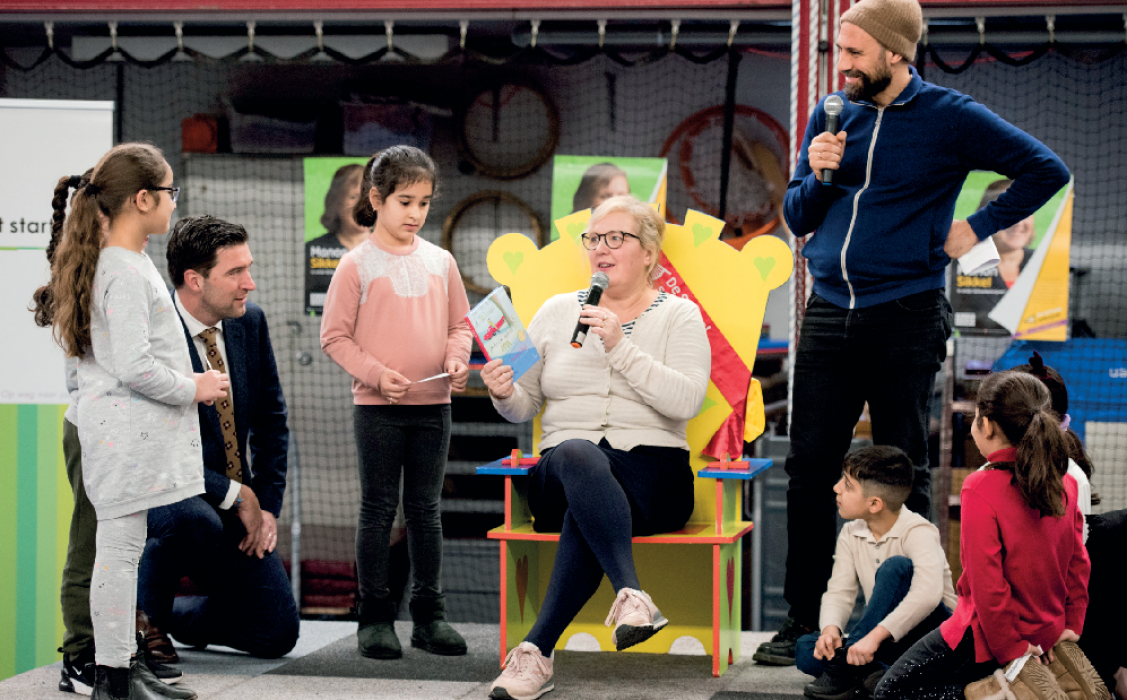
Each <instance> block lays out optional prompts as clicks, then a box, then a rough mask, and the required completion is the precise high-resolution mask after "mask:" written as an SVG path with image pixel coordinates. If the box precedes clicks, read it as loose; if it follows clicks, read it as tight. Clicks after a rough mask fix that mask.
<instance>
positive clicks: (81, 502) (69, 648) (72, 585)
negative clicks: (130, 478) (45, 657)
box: [60, 419, 98, 658]
mask: <svg viewBox="0 0 1127 700" xmlns="http://www.w3.org/2000/svg"><path fill="white" fill-rule="evenodd" d="M63 457H64V459H65V460H66V465H67V478H68V479H70V488H71V490H72V491H73V492H74V514H73V515H71V518H70V544H68V545H67V561H66V564H65V565H63V584H62V590H61V592H60V599H61V602H62V607H63V625H64V626H66V634H65V635H64V637H63V653H64V654H66V655H67V656H69V657H71V658H74V657H75V656H77V655H78V654H79V653H81V652H83V651H85V650H88V649H93V647H94V625H93V623H92V622H91V621H90V576H91V575H92V574H93V571H94V552H95V550H96V546H95V537H96V536H97V533H98V517H97V515H96V514H95V513H94V505H93V504H92V503H90V499H89V498H87V497H86V487H85V486H84V485H83V483H82V444H81V443H80V442H79V441H78V428H76V427H75V426H74V424H73V423H71V422H70V421H69V420H65V419H64V420H63Z"/></svg>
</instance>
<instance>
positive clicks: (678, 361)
mask: <svg viewBox="0 0 1127 700" xmlns="http://www.w3.org/2000/svg"><path fill="white" fill-rule="evenodd" d="M664 235H665V222H664V221H662V219H661V217H660V216H659V215H658V214H657V213H656V212H655V211H654V210H653V209H652V208H651V207H650V206H648V205H646V204H643V203H642V202H639V201H638V200H637V199H635V198H634V197H631V196H618V197H613V198H611V199H608V200H607V201H606V202H604V203H603V204H601V205H600V206H599V207H598V208H597V209H595V211H594V213H593V214H592V216H591V220H590V222H589V223H588V226H587V232H586V233H584V234H583V235H582V242H583V245H584V246H585V247H586V248H587V250H588V251H589V253H588V256H589V258H590V263H591V271H592V272H593V273H594V272H602V273H605V274H606V275H607V277H608V278H609V279H610V284H609V286H608V287H607V289H606V291H605V292H604V293H603V295H602V299H601V300H600V302H599V305H598V306H589V305H587V304H586V303H585V302H586V297H587V291H586V290H583V291H580V292H578V293H577V292H570V293H568V294H560V295H558V296H555V297H552V298H551V299H549V300H548V301H547V302H545V303H544V305H543V306H542V307H541V308H540V311H539V312H537V314H536V316H535V317H534V318H533V319H532V323H531V324H529V328H528V332H529V335H530V336H531V338H532V340H533V342H535V343H536V349H537V350H538V351H539V352H540V357H541V358H542V359H541V361H540V362H538V363H537V364H536V365H535V366H534V367H533V368H532V369H530V370H529V371H528V372H526V373H525V374H524V375H523V376H522V377H521V378H520V380H519V381H517V382H516V384H515V385H514V384H513V380H512V377H513V375H512V371H511V369H510V368H509V367H508V366H505V365H502V364H501V360H500V359H496V360H493V361H492V362H489V363H488V364H486V365H485V368H484V369H483V370H482V373H481V376H482V379H483V380H484V381H485V385H486V387H488V388H489V394H490V396H492V398H493V405H494V406H495V407H496V408H497V411H498V412H499V413H500V414H501V415H502V416H504V417H505V418H507V419H508V420H510V421H512V422H514V423H517V422H523V421H527V420H530V419H531V418H532V417H533V416H535V415H536V414H537V412H539V410H540V408H541V406H543V407H544V416H543V418H542V425H543V430H544V434H543V436H542V437H541V439H540V454H541V457H540V461H539V462H537V464H536V466H535V467H533V468H532V470H531V472H530V473H529V476H530V483H529V490H528V503H529V507H530V508H531V510H532V514H533V516H534V518H535V521H534V525H535V527H536V529H537V530H538V531H541V532H556V531H558V532H559V533H560V542H559V548H558V550H557V552H556V561H555V564H554V566H553V569H552V578H551V581H550V582H549V584H548V591H547V594H546V595H545V599H544V602H543V605H542V606H541V608H540V615H539V617H538V618H537V620H536V623H535V624H534V625H533V627H532V630H531V631H530V632H529V634H528V637H526V638H525V640H524V641H523V642H522V643H521V644H520V645H519V646H517V647H516V648H514V649H513V650H512V652H510V654H509V656H508V658H507V659H506V661H505V670H504V672H503V673H502V674H501V676H500V677H499V678H498V679H497V680H496V681H495V682H494V683H493V686H492V690H491V692H490V697H491V698H502V699H509V698H512V699H520V700H525V699H528V700H532V699H534V698H538V697H540V696H541V695H543V694H544V693H546V692H547V691H549V690H551V689H552V683H551V680H552V649H553V648H554V647H555V646H556V642H557V640H559V638H560V635H562V634H563V631H564V629H565V628H566V627H567V626H568V624H570V623H571V621H572V619H573V618H574V617H575V616H576V615H577V614H578V613H579V611H580V609H582V607H583V605H584V604H585V603H586V602H587V600H588V599H589V598H590V597H591V596H592V595H594V593H595V591H596V589H597V588H598V587H599V583H600V582H601V581H602V578H603V574H606V575H607V578H608V579H610V583H611V584H612V585H613V586H614V589H615V591H616V593H617V597H616V599H615V601H614V605H613V607H612V608H611V611H610V615H609V616H608V617H607V625H608V626H610V625H611V624H612V623H613V624H614V625H615V628H614V634H613V635H612V639H613V641H614V643H615V646H616V647H617V648H618V649H619V650H620V651H621V650H622V649H626V648H627V647H631V646H634V645H635V644H638V643H640V642H643V641H645V640H646V639H649V638H650V637H652V636H653V635H654V634H655V633H656V632H657V631H658V630H660V629H661V628H662V627H664V626H665V625H666V624H667V623H668V620H666V619H665V618H664V617H662V615H661V612H660V611H659V610H658V609H657V606H655V605H654V603H653V601H652V600H650V597H649V596H648V595H647V594H646V593H645V592H643V591H642V590H641V585H640V584H639V582H638V576H637V574H636V572H635V570H634V557H633V553H632V550H631V542H630V538H631V536H633V535H650V534H656V533H660V532H670V531H673V530H678V529H680V528H681V527H683V526H684V525H685V523H686V522H687V521H688V519H689V516H690V515H692V511H693V473H692V470H691V469H690V467H689V451H688V443H687V442H686V440H685V425H686V423H688V421H689V419H690V418H692V417H694V416H695V415H696V414H697V413H698V412H699V411H700V407H701V403H702V402H703V401H704V393H705V390H706V389H707V388H708V376H709V370H710V367H711V356H710V351H709V344H708V337H707V335H706V334H705V328H704V321H703V320H702V319H701V314H700V310H699V309H698V308H697V307H696V305H695V304H693V303H692V302H690V301H687V300H685V299H681V298H678V297H675V296H672V295H668V294H666V293H664V292H661V291H659V290H658V289H655V288H654V286H653V280H654V279H655V277H656V275H655V274H654V271H655V269H656V268H657V264H658V253H659V251H660V249H661V241H662V237H663V236H664ZM577 317H578V318H579V319H580V322H581V323H585V324H587V326H588V335H587V339H586V342H585V343H584V344H583V345H582V347H580V348H578V349H576V348H573V347H572V346H571V344H570V341H571V336H572V332H573V330H574V328H575V322H576V318H577ZM545 651H547V652H548V654H544V652H545Z"/></svg>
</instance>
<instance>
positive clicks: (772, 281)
mask: <svg viewBox="0 0 1127 700" xmlns="http://www.w3.org/2000/svg"><path fill="white" fill-rule="evenodd" d="M590 216H591V210H584V211H580V212H576V213H574V214H571V215H570V216H567V217H564V218H562V219H559V220H557V221H556V222H555V223H556V229H557V231H559V234H560V236H559V238H558V239H556V240H555V241H552V242H551V243H549V244H548V245H546V246H544V247H543V248H541V249H539V250H538V249H537V248H536V245H535V243H533V242H532V239H530V238H529V237H528V236H526V235H524V234H520V233H509V234H506V235H504V236H501V237H500V238H498V239H497V240H495V241H494V242H493V244H492V245H491V246H490V247H489V253H488V256H487V264H488V266H489V274H491V275H492V276H493V278H494V279H495V280H497V281H498V282H500V283H501V284H505V285H508V286H509V287H510V289H512V296H513V306H514V307H515V308H516V311H517V314H518V315H519V316H520V319H521V321H522V322H523V323H524V324H525V325H526V326H527V325H528V323H529V322H530V321H531V320H532V317H533V316H534V315H535V314H536V311H537V310H538V309H539V308H540V306H541V305H542V304H543V303H544V302H545V301H547V300H548V299H549V298H551V297H552V296H554V295H556V294H562V293H564V292H570V291H575V290H578V289H584V288H586V287H587V286H588V284H589V282H590V278H591V268H590V263H589V261H588V257H587V251H586V250H585V249H584V248H583V246H582V244H581V242H580V240H579V234H581V233H583V232H584V231H586V230H587V222H588V220H589V219H590ZM723 228H724V222H723V221H721V220H719V219H716V218H713V217H711V216H708V215H707V214H702V213H700V212H697V211H693V210H689V211H688V212H687V214H686V216H685V223H684V224H682V225H677V224H667V225H666V227H665V240H664V242H663V244H662V251H663V252H664V253H665V255H666V257H667V258H668V260H669V262H670V264H671V265H672V266H673V267H674V268H675V270H676V273H675V275H676V276H677V278H678V279H679V282H680V284H679V286H682V287H687V288H688V289H689V290H691V292H692V294H693V296H695V298H696V300H697V302H698V303H699V304H700V305H701V307H702V308H703V309H704V310H705V311H706V312H707V315H708V316H707V317H708V319H709V320H710V321H711V323H713V324H715V327H716V328H717V329H718V330H719V331H720V332H721V333H723V335H724V337H725V338H727V340H728V342H729V343H730V344H731V346H732V347H733V349H734V350H735V352H736V353H737V354H738V355H739V357H740V359H741V360H743V362H744V364H745V365H746V366H747V368H748V369H749V370H750V369H752V368H753V365H754V363H755V353H756V350H757V347H758V345H759V334H760V330H761V329H762V327H763V315H764V313H765V312H766V309H767V295H768V294H769V293H770V291H771V290H772V289H776V288H777V287H779V286H781V285H782V284H783V283H784V282H785V281H786V280H787V278H788V277H790V274H791V270H792V269H793V267H794V260H793V257H792V254H791V250H790V247H789V246H787V244H786V243H784V242H783V241H782V240H781V239H779V238H776V237H775V236H759V237H757V238H754V239H752V240H751V241H749V242H748V243H747V245H745V246H744V248H743V250H736V249H735V248H733V247H731V246H730V245H728V244H727V243H724V242H722V241H721V240H720V238H719V237H720V232H721V230H723ZM731 413H732V407H731V406H730V405H729V403H728V401H727V400H725V398H724V396H723V395H722V394H721V393H720V391H719V389H717V387H716V385H715V384H714V383H713V382H711V381H710V382H709V386H708V393H707V394H706V396H705V400H704V405H703V406H702V407H701V411H700V413H699V414H698V415H697V417H696V418H693V419H692V420H691V421H689V425H688V430H687V438H688V442H689V450H690V460H691V462H692V465H693V468H694V470H696V469H699V468H701V467H703V466H705V464H706V463H707V462H709V461H711V459H708V458H705V457H703V456H702V455H701V450H702V449H704V447H705V445H707V444H708V441H709V440H710V439H711V438H712V436H713V434H714V433H715V432H716V430H717V429H718V428H719V427H720V425H721V424H722V423H723V422H724V421H725V420H726V419H727V418H728V416H729V415H730V414H731ZM762 415H763V397H762V394H760V393H759V391H758V383H755V382H753V385H752V387H751V388H750V394H749V396H748V407H747V419H748V428H749V429H748V430H747V432H745V439H747V440H752V439H754V438H755V437H757V436H758V435H759V433H760V432H762V429H763V423H762ZM534 430H535V431H536V436H537V438H539V435H540V424H539V419H537V423H536V425H535V427H534ZM707 489H708V486H707V484H705V485H702V484H700V483H698V484H697V490H696V502H697V509H696V512H694V515H693V520H695V521H703V520H710V519H711V518H712V517H714V510H715V505H714V503H715V502H714V498H713V495H712V494H711V492H709V491H708V490H707Z"/></svg>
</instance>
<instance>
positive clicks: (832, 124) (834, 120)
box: [822, 95, 845, 185]
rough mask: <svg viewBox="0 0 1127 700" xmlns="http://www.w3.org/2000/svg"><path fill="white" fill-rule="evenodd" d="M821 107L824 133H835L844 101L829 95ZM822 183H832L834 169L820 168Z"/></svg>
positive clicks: (838, 126) (838, 125)
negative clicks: (824, 115)
mask: <svg viewBox="0 0 1127 700" xmlns="http://www.w3.org/2000/svg"><path fill="white" fill-rule="evenodd" d="M822 109H824V110H826V133H827V134H836V133H837V131H838V129H839V128H840V126H841V124H840V122H839V121H838V117H839V116H840V115H841V110H843V109H845V103H844V102H842V101H841V98H840V97H839V96H837V95H830V96H829V97H827V98H826V101H825V102H823V103H822ZM822 184H823V185H832V184H834V171H833V170H830V169H829V168H822Z"/></svg>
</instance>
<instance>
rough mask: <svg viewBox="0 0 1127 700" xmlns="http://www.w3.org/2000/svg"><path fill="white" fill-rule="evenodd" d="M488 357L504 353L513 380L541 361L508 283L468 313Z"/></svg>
mask: <svg viewBox="0 0 1127 700" xmlns="http://www.w3.org/2000/svg"><path fill="white" fill-rule="evenodd" d="M466 322H467V323H469V324H470V329H471V330H473V334H474V337H475V338H477V344H478V346H479V347H480V348H481V351H482V352H484V353H485V359H486V360H492V359H493V358H496V357H500V358H502V359H503V361H504V363H505V364H506V365H508V366H510V367H512V368H513V381H514V382H515V381H516V380H518V379H520V378H521V375H523V374H524V373H525V372H527V371H528V370H529V369H531V368H532V366H533V365H535V364H536V363H537V362H539V361H540V353H539V352H538V351H537V350H536V346H535V345H533V344H532V340H531V339H530V338H529V337H528V331H527V330H526V329H525V327H524V324H523V323H521V322H520V318H519V317H518V316H517V312H516V309H514V308H513V302H512V300H511V299H509V295H508V294H506V293H505V288H504V287H498V288H497V289H494V290H493V291H492V292H490V293H489V296H487V297H485V298H484V299H482V300H481V303H480V304H478V305H477V306H475V307H473V308H472V309H470V312H469V313H468V314H466Z"/></svg>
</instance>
